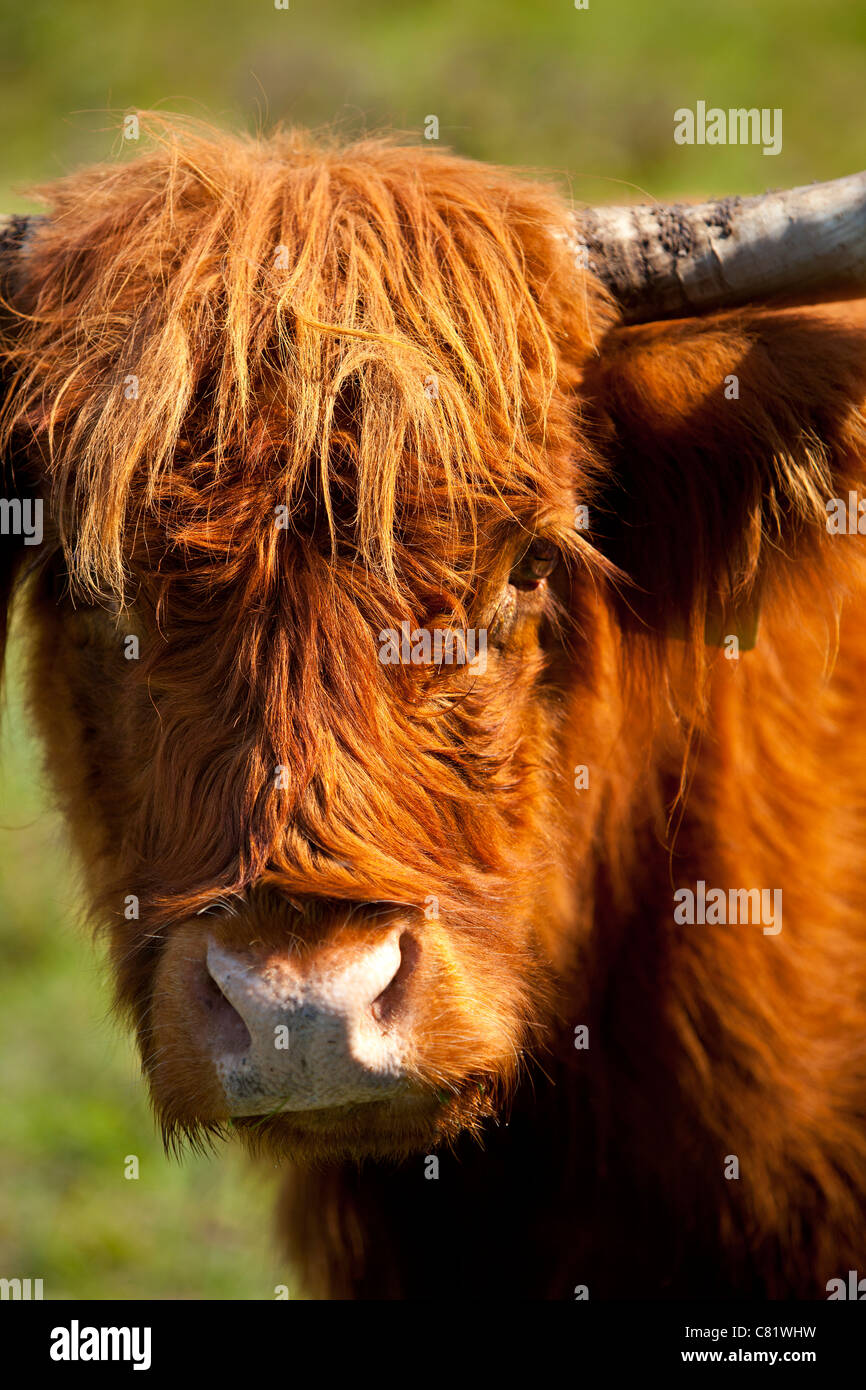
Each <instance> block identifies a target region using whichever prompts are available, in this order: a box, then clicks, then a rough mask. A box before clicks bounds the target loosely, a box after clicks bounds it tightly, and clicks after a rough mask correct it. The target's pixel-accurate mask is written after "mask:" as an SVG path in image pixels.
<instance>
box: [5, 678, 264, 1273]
mask: <svg viewBox="0 0 866 1390" xmlns="http://www.w3.org/2000/svg"><path fill="white" fill-rule="evenodd" d="M19 656H20V652H16V651H13V653H12V660H11V667H12V672H11V674H12V680H11V682H10V691H9V697H8V699H7V700H6V702H5V704H6V708H5V710H4V716H5V717H4V720H3V731H2V737H0V769H2V770H0V1111H2V1138H0V1274H3V1275H4V1276H5V1277H9V1278H11V1277H15V1276H18V1277H22V1278H27V1277H31V1278H41V1279H43V1281H44V1295H45V1297H46V1298H153V1299H157V1298H273V1296H274V1286H275V1285H276V1284H279V1283H285V1282H287V1275H286V1270H285V1267H284V1266H283V1265H281V1263H280V1262H279V1260H278V1259H277V1258H276V1256H275V1252H274V1249H273V1247H272V1243H271V1238H270V1209H271V1205H272V1196H273V1192H272V1188H273V1184H272V1182H271V1181H270V1174H268V1173H267V1172H266V1171H265V1170H263V1169H258V1170H257V1171H255V1172H254V1171H253V1170H252V1169H251V1168H250V1166H249V1165H248V1164H247V1163H245V1162H244V1161H243V1160H242V1159H241V1157H240V1155H239V1154H237V1153H234V1152H232V1151H231V1150H227V1151H223V1152H222V1153H220V1155H219V1156H218V1157H216V1158H213V1159H206V1158H199V1157H193V1158H187V1159H186V1160H185V1161H184V1162H183V1163H182V1164H179V1163H177V1162H176V1161H173V1160H172V1161H170V1160H168V1159H167V1158H166V1157H165V1155H164V1154H163V1151H162V1145H161V1143H160V1142H159V1140H158V1138H157V1136H156V1134H155V1132H154V1126H153V1122H152V1119H151V1115H150V1113H149V1110H148V1106H147V1101H146V1098H145V1090H144V1086H143V1083H142V1081H141V1079H140V1075H139V1068H138V1062H137V1059H136V1057H135V1056H134V1052H133V1047H132V1044H131V1042H130V1041H129V1040H128V1039H127V1038H125V1036H124V1035H123V1033H122V1031H121V1030H120V1029H119V1028H118V1026H117V1025H116V1024H115V1023H114V1021H113V1020H112V1018H111V1017H110V1015H109V999H110V994H109V987H108V982H107V978H106V972H105V970H104V968H103V963H102V961H101V959H100V955H99V953H98V952H97V951H96V950H95V949H94V948H93V946H92V943H91V938H90V933H89V932H88V931H87V929H86V927H85V926H84V925H83V923H82V920H81V914H80V910H79V901H78V895H77V892H76V874H75V870H74V867H73V865H72V864H71V863H70V860H69V858H68V857H67V855H66V854H65V853H64V850H63V837H62V830H61V827H60V824H59V822H58V819H57V817H56V816H55V815H54V813H53V812H52V811H50V810H49V809H47V807H46V802H45V795H44V791H43V789H42V787H41V784H40V772H39V766H40V763H39V749H38V747H37V746H36V745H35V744H34V743H33V741H32V739H31V737H30V734H29V731H28V727H27V718H26V713H25V710H24V708H23V707H22V700H21V680H20V660H18V659H16V658H18V657H19ZM129 1155H135V1156H137V1158H138V1160H139V1174H140V1176H139V1178H138V1179H137V1180H134V1179H133V1180H130V1179H127V1178H126V1177H125V1176H124V1172H125V1168H126V1164H127V1158H128V1156H129ZM274 1176H276V1174H275V1175H274Z"/></svg>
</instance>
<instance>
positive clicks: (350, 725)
mask: <svg viewBox="0 0 866 1390" xmlns="http://www.w3.org/2000/svg"><path fill="white" fill-rule="evenodd" d="M49 200H50V204H51V214H50V216H49V218H48V219H46V220H45V221H44V222H42V223H40V224H38V225H37V226H35V227H31V228H30V229H29V230H27V229H25V228H23V226H17V227H12V228H11V230H10V231H9V233H8V234H7V246H6V255H5V261H6V268H7V285H8V287H9V288H8V298H9V299H10V301H11V303H12V306H13V312H12V313H11V314H10V316H9V319H8V322H7V324H6V329H5V332H6V341H7V344H8V352H7V377H8V380H7V399H6V411H5V416H4V422H5V430H4V440H5V448H6V453H7V458H8V459H9V460H11V468H10V470H9V473H8V483H7V488H6V492H5V497H6V499H7V500H10V499H12V498H13V491H12V490H13V488H14V489H15V493H14V496H15V498H16V499H17V500H19V501H21V502H22V504H26V503H27V502H28V501H32V500H35V499H42V500H44V538H43V541H42V544H41V545H40V546H31V547H28V544H27V540H28V537H21V536H19V537H14V538H13V537H4V538H3V541H2V543H3V545H4V547H5V550H4V556H5V560H4V573H5V580H6V586H7V588H9V589H10V590H11V583H12V577H13V574H14V576H15V577H16V582H17V586H18V587H19V588H20V589H21V591H22V614H21V616H22V630H23V632H24V633H25V635H26V636H28V637H29V639H30V644H31V686H32V694H33V707H34V710H35V712H36V715H37V717H38V722H39V724H40V727H41V731H42V734H43V737H44V740H45V743H46V747H47V754H48V765H49V768H50V771H51V774H52V777H53V779H54V782H55V784H56V786H57V789H58V792H59V795H60V797H61V799H62V802H63V805H64V808H65V811H66V814H67V817H68V820H69V824H70V827H71V831H72V833H73V836H74V838H75V840H76V842H77V845H78V848H79V851H80V853H81V855H82V858H83V861H84V863H85V865H86V870H87V883H88V888H89V892H90V896H91V898H92V901H93V905H94V910H95V913H96V915H97V917H98V919H99V920H100V921H102V922H104V923H105V924H106V925H107V926H108V928H109V930H110V940H111V951H112V959H113V964H114V969H115V973H116V980H117V990H118V999H119V1002H120V1004H121V1006H122V1008H123V1009H124V1010H125V1011H126V1012H127V1013H128V1015H129V1016H130V1017H131V1018H132V1019H133V1021H134V1023H135V1026H136V1028H137V1030H138V1036H139V1039H140V1045H141V1052H142V1057H143V1061H144V1065H145V1069H146V1072H147V1075H148V1078H149V1082H150V1085H151V1089H152V1094H153V1098H154V1102H155V1105H156V1108H157V1111H158V1113H159V1116H160V1118H161V1121H162V1123H163V1125H164V1127H165V1131H166V1134H167V1135H168V1136H169V1138H170V1139H181V1138H183V1137H184V1136H190V1137H193V1138H196V1137H200V1136H202V1135H203V1134H205V1133H207V1132H216V1131H219V1130H220V1128H222V1127H225V1126H226V1125H227V1122H228V1121H229V1120H232V1121H233V1122H234V1126H235V1128H236V1129H237V1130H238V1131H239V1132H240V1133H241V1135H242V1136H245V1137H246V1138H248V1139H249V1141H250V1142H251V1143H254V1144H256V1143H266V1144H268V1145H269V1146H270V1147H271V1148H272V1150H273V1151H274V1152H280V1153H281V1152H291V1153H294V1154H299V1155H307V1154H309V1155H314V1156H315V1155H326V1156H329V1155H330V1156H336V1155H339V1154H359V1155H360V1154H387V1153H400V1152H406V1151H407V1150H410V1149H416V1148H423V1147H425V1146H428V1145H430V1144H432V1143H434V1142H436V1141H437V1140H438V1139H441V1138H445V1137H449V1136H453V1135H455V1134H456V1133H457V1132H459V1131H460V1130H462V1129H473V1128H477V1127H478V1126H479V1125H480V1124H481V1122H482V1121H483V1120H484V1118H485V1117H487V1116H489V1115H490V1114H491V1113H493V1112H495V1111H496V1110H497V1109H498V1108H499V1107H500V1106H501V1105H502V1103H503V1100H504V1098H506V1097H507V1095H508V1092H509V1090H510V1088H511V1087H512V1086H513V1084H514V1082H515V1081H516V1079H517V1078H518V1076H519V1074H520V1070H521V1066H522V1065H523V1058H524V1057H525V1056H526V1055H527V1054H528V1053H530V1052H532V1051H534V1050H538V1049H543V1048H544V1046H545V1045H546V1043H547V1040H548V1038H549V1033H550V1027H551V1023H552V1020H554V1019H556V1018H559V1019H561V1018H562V1017H563V1013H562V1010H563V1000H564V998H565V997H566V993H565V992H566V991H568V992H569V993H568V996H567V997H569V998H570V999H571V1001H572V1002H571V1004H570V1006H569V1007H570V1009H571V1010H572V1011H575V1010H576V1009H577V1007H578V1005H577V1002H576V1001H577V1000H578V999H579V994H578V993H577V992H576V991H577V990H578V989H579V986H580V982H581V981H582V980H583V978H584V972H583V969H582V967H583V965H584V961H585V954H586V950H587V948H588V945H589V937H590V933H591V930H592V929H593V928H592V923H593V922H595V923H596V924H598V923H599V922H600V921H603V919H604V916H605V912H604V911H600V904H603V905H604V906H605V910H606V911H607V913H608V915H610V916H611V918H613V916H615V911H614V909H615V906H616V903H617V902H618V901H620V902H622V901H625V900H626V899H627V898H628V895H629V889H630V882H631V880H630V874H631V873H632V872H633V870H634V861H633V856H634V853H635V851H634V847H633V845H632V841H631V839H630V834H631V831H630V829H629V827H630V826H634V825H636V824H637V823H638V822H639V821H640V820H641V819H642V820H643V821H644V822H647V821H652V820H653V818H654V817H655V818H657V824H658V826H659V828H660V832H661V833H663V829H664V822H665V805H664V796H665V792H666V789H667V790H669V789H671V788H673V789H674V790H675V789H676V788H677V786H678V785H679V781H680V779H681V777H682V775H683V759H684V756H685V753H684V750H687V747H688V739H687V737H686V735H685V733H684V729H685V727H686V726H687V725H688V726H689V727H694V725H695V723H696V722H699V720H700V711H701V700H700V694H701V680H702V678H703V676H704V675H705V673H706V669H707V667H708V666H711V665H712V664H713V661H714V659H715V655H714V652H715V649H713V648H710V647H706V646H705V644H704V630H705V624H706V623H707V622H710V623H713V622H715V623H717V624H719V623H720V624H721V625H722V628H723V629H724V628H725V624H727V625H728V627H731V628H732V629H733V630H736V627H737V624H738V623H739V622H740V621H741V613H742V612H748V611H749V610H750V607H752V606H754V602H755V598H756V595H763V594H765V593H769V592H772V590H773V584H774V583H775V584H776V587H777V588H781V586H782V584H783V583H784V582H785V575H786V573H787V571H785V568H784V567H785V566H786V565H789V564H790V563H791V562H792V557H793V556H794V555H795V552H797V553H799V552H798V548H799V549H802V547H801V542H802V541H803V540H804V538H806V537H807V536H809V535H814V536H815V537H816V542H815V543H816V545H817V544H818V539H817V537H818V532H819V531H820V528H821V520H822V518H823V516H824V512H823V506H824V500H825V497H826V496H827V495H830V494H829V493H828V492H827V489H828V488H829V487H830V486H831V485H832V478H831V475H832V471H833V467H834V466H838V467H839V468H841V466H842V461H843V460H844V458H845V457H846V452H845V451H846V449H847V448H848V445H849V443H850V440H851V437H852V435H851V431H852V430H854V429H856V428H859V424H858V421H857V420H856V419H855V417H854V415H853V412H852V402H853V401H855V400H859V396H860V394H862V391H861V377H862V373H860V371H859V367H858V363H859V359H860V356H861V355H862V354H861V353H860V350H859V348H860V343H861V339H860V337H859V335H854V334H853V333H852V331H851V330H850V329H846V328H845V326H844V324H843V323H841V322H839V321H835V320H832V319H830V320H827V321H824V320H820V319H814V318H807V317H804V316H802V315H793V316H791V315H789V316H787V317H785V316H783V315H771V314H763V315H762V314H758V313H755V312H749V313H741V314H736V315H734V316H733V317H716V318H711V319H702V320H696V319H693V320H687V321H685V322H679V323H677V324H674V325H670V326H666V325H663V324H662V325H654V326H652V327H649V328H643V329H642V328H631V329H629V328H626V327H623V326H622V324H621V323H620V321H619V319H618V315H617V311H616V309H615V307H614V303H613V300H612V299H611V298H610V297H609V296H608V294H607V293H606V292H605V290H604V289H603V288H602V286H601V284H600V283H599V280H598V278H597V277H596V276H595V275H594V274H593V271H592V268H591V266H590V267H589V268H587V266H585V265H584V266H580V265H577V266H576V264H575V255H574V244H573V239H572V235H571V233H572V224H571V222H570V216H569V213H568V211H567V209H566V207H565V205H564V203H561V202H560V200H559V198H558V197H557V195H556V194H555V193H553V192H551V191H550V190H547V189H544V188H541V187H539V186H536V185H533V184H529V183H525V182H521V181H519V180H516V179H515V178H514V177H512V176H510V175H508V174H505V173H503V172H501V171H497V170H493V169H489V168H485V167H483V166H477V165H473V164H470V163H468V162H465V161H462V160H459V159H457V158H454V157H451V156H448V155H439V154H436V155H434V154H431V153H430V152H429V151H424V152H422V151H419V150H411V149H410V150H407V149H401V148H397V147H395V146H392V145H389V144H388V143H386V142H369V143H365V144H362V145H357V146H354V147H351V148H349V149H346V150H338V149H325V148H322V147H320V146H316V145H313V144H312V143H310V142H308V141H306V140H305V139H302V138H300V137H297V136H289V137H275V138H274V139H273V140H270V141H265V142H260V143H253V142H249V143H245V142H242V141H239V140H231V139H228V138H225V137H220V138H217V139H213V140H211V139H207V138H204V137H197V138H180V137H177V136H173V135H171V134H170V133H169V134H166V135H164V136H163V138H162V140H161V141H158V142H157V144H156V147H155V149H154V151H153V152H152V153H150V154H148V155H146V156H144V157H142V158H140V159H138V160H135V161H134V162H132V163H130V164H127V165H125V166H123V167H120V168H116V169H111V170H106V169H104V168H102V169H97V170H94V171H90V172H86V173H84V174H81V175H77V176H75V177H73V178H71V179H69V180H66V181H64V182H61V183H59V184H57V185H55V186H53V187H52V189H51V190H50V191H49ZM597 233H598V229H597V228H596V229H595V231H594V232H593V235H592V237H591V238H590V242H589V245H590V250H591V251H592V249H593V248H595V254H599V246H600V241H599V236H598V234H597ZM590 260H591V257H590ZM855 337H856V346H855ZM809 373H811V375H809ZM732 374H733V375H736V376H737V377H738V394H737V398H736V399H734V400H732V399H731V398H730V396H729V395H726V391H725V379H726V377H727V376H729V375H732ZM807 383H811V385H810V386H809V390H808V392H806V395H807V397H808V399H811V400H812V401H813V402H815V404H814V405H812V406H810V405H809V404H808V401H807V399H804V391H805V390H806V386H807ZM858 393H859V394H858ZM10 515H11V512H10ZM23 515H24V513H23V512H22V516H23ZM810 528H811V529H810ZM7 529H10V528H9V527H7ZM11 529H14V528H11ZM30 539H32V537H31V538H30ZM780 541H781V543H782V544H781V546H780ZM783 550H786V551H787V553H786V554H783V553H782V551H783ZM684 639H690V640H684ZM637 673H639V675H637V681H635V677H636V674H637ZM629 676H631V679H632V684H635V683H636V684H637V685H639V686H640V688H641V690H642V692H643V694H644V696H646V698H644V699H642V700H639V701H635V702H633V703H632V705H631V706H627V705H626V702H625V696H624V684H625V683H626V680H627V677H629ZM651 694H652V695H653V698H649V697H650V695H651ZM656 697H657V698H656ZM654 750H655V751H654ZM650 765H652V766H653V767H654V768H662V769H663V773H664V776H663V777H662V778H661V779H660V780H651V779H650V780H648V779H647V772H646V770H647V767H648V766H650ZM665 778H667V779H668V780H667V782H666V781H665ZM635 808H639V809H638V810H637V811H636V810H635ZM596 983H598V982H596ZM567 1019H568V1022H569V1024H572V1023H579V1022H580V1015H579V1013H577V1012H575V1017H574V1019H573V1020H572V1019H571V1015H570V1013H569V1014H568V1015H567Z"/></svg>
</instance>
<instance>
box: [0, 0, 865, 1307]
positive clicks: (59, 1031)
mask: <svg viewBox="0 0 866 1390" xmlns="http://www.w3.org/2000/svg"><path fill="white" fill-rule="evenodd" d="M864 58H866V7H863V6H858V5H856V4H854V3H852V0H822V4H821V5H820V6H816V5H814V4H813V3H807V0H728V3H726V4H724V5H721V4H719V5H714V6H697V5H695V4H694V3H693V0H657V3H655V4H652V3H648V2H647V0H590V7H589V9H588V10H586V11H578V10H576V9H575V8H574V4H573V0H495V3H494V0H414V2H413V3H408V2H407V0H365V3H363V4H361V3H359V0H291V3H290V8H289V9H288V10H277V9H276V8H275V7H274V4H273V0H254V3H251V0H221V3H220V4H218V5H214V4H212V3H205V0H185V3H184V4H183V5H178V4H177V3H176V0H139V3H137V4H119V3H117V0H112V3H110V4H109V3H105V0H76V4H74V5H58V4H57V3H56V0H28V3H27V4H20V5H11V4H7V5H6V6H4V8H3V11H2V14H0V131H2V142H0V152H2V154H0V212H10V211H13V210H16V209H20V210H27V209H28V208H30V207H32V206H34V205H33V204H32V203H31V202H29V201H28V199H27V198H26V196H25V195H24V193H23V190H24V188H25V187H26V186H27V185H30V184H32V183H34V182H38V181H40V180H45V179H48V178H53V177H55V176H57V175H59V174H62V173H64V172H65V171H67V170H70V169H73V168H75V167H76V166H77V165H79V164H80V163H81V162H82V161H89V160H97V159H105V158H109V157H111V156H112V154H116V153H117V152H118V149H119V147H120V143H121V142H120V139H119V125H120V119H121V116H122V114H123V112H125V111H130V110H135V109H140V108H149V107H162V108H165V109H168V110H178V111H182V112H185V113H187V114H192V115H200V116H202V117H205V118H207V119H209V120H211V121H213V122H214V123H216V124H218V125H223V126H226V127H235V128H237V127H243V128H250V129H253V128H256V127H257V126H267V125H269V124H270V123H271V122H274V121H277V120H282V121H287V122H296V123H300V124H304V125H313V126H320V125H324V124H329V125H334V124H335V125H336V126H337V127H338V128H340V129H343V130H345V131H346V132H347V133H354V132H358V131H361V130H364V129H378V128H381V127H383V126H384V127H396V128H399V129H405V130H408V131H410V132H414V133H415V134H416V136H418V135H420V134H421V132H422V130H423V126H424V121H425V118H426V117H427V116H428V115H430V114H435V115H436V116H438V118H439V121H440V137H441V143H442V144H450V145H452V146H454V147H455V148H457V149H458V150H460V151H461V152H463V153H466V154H469V155H472V156H475V157H478V158H483V159H490V160H496V161H499V162H501V163H503V164H511V165H525V166H532V167H535V168H540V169H542V170H546V171H551V172H554V173H556V174H557V175H559V176H561V177H562V178H563V180H564V181H565V182H566V184H567V186H568V187H569V188H570V189H571V192H572V194H573V196H574V197H575V198H576V199H579V200H586V201H603V200H605V201H611V200H622V199H625V198H629V197H632V196H642V197H659V198H664V197H670V196H672V195H679V194H690V195H700V194H722V193H733V192H738V193H749V192H754V191H758V190H761V189H763V188H766V187H774V186H779V185H784V184H793V183H798V182H808V181H810V180H813V179H827V178H832V177H835V176H837V175H841V174H845V173H850V172H853V171H855V170H857V169H860V168H863V167H864V166H866V153H864V138H863V136H864V107H866V85H864ZM698 100H705V101H706V102H707V103H708V104H709V105H719V106H722V107H724V108H728V107H731V106H737V107H739V106H746V107H752V106H757V107H770V108H776V107H781V108H782V110H783V113H784V114H783V119H784V147H783V150H782V153H781V154H780V155H779V156H778V157H776V158H768V157H766V156H764V155H763V154H762V153H761V151H760V149H758V148H754V147H735V146H731V147H728V146H715V147H682V146H677V145H675V144H674V141H673V113H674V111H675V109H676V108H678V107H681V106H690V107H694V105H695V103H696V101H698ZM7 705H8V708H7V709H6V711H5V715H4V721H3V733H2V758H0V1107H2V1117H3V1118H2V1128H0V1274H2V1275H5V1276H7V1277H12V1276H15V1275H18V1276H22V1277H26V1276H28V1275H29V1276H31V1277H41V1278H42V1279H43V1280H44V1283H45V1294H46V1297H49V1298H54V1297H72V1298H109V1297H122V1298H130V1297H143V1298H217V1299H223V1298H271V1297H273V1287H274V1285H275V1284H277V1283H280V1282H284V1281H285V1277H286V1276H285V1271H282V1272H281V1269H280V1265H279V1263H278V1261H277V1260H276V1259H275V1257H274V1253H273V1250H272V1247H271V1244H270V1234H269V1225H270V1223H269V1211H270V1205H271V1201H272V1194H271V1192H270V1190H269V1188H270V1183H269V1181H268V1174H267V1173H261V1172H259V1173H255V1174H253V1173H251V1172H250V1170H249V1169H248V1168H247V1166H246V1165H245V1164H244V1162H243V1161H242V1160H240V1158H239V1156H238V1155H236V1154H231V1153H223V1154H222V1155H221V1156H220V1157H219V1158H218V1159H217V1160H204V1159H188V1160H187V1161H186V1163H185V1164H183V1165H178V1164H176V1163H172V1162H169V1161H167V1160H166V1159H165V1157H164V1156H163V1153H162V1150H161V1146H160V1145H159V1143H158V1141H157V1139H156V1137H155V1135H154V1131H153V1125H152V1122H151V1118H150V1115H149V1113H148V1110H147V1105H146V1100H145V1094H144V1089H143V1086H142V1084H141V1082H140V1080H139V1076H138V1065H137V1062H136V1060H135V1058H134V1056H133V1051H132V1048H131V1045H130V1044H129V1043H128V1041H127V1040H126V1039H124V1038H123V1037H122V1036H121V1035H120V1034H119V1032H118V1030H117V1029H116V1027H115V1026H114V1025H113V1023H112V1022H111V1021H110V1019H109V1017H108V1000H109V992H108V988H107V985H106V982H105V980H104V975H103V971H102V968H101V963H100V961H99V959H98V957H97V955H96V954H95V953H94V951H93V948H92V947H91V944H90V939H89V935H88V933H87V931H86V928H85V927H84V926H83V925H82V924H81V923H80V922H79V921H78V917H77V896H76V888H75V882H76V880H75V871H74V868H73V866H72V865H71V864H70V863H69V861H68V859H67V858H66V857H65V854H64V851H63V842H62V834H61V831H60V827H59V825H58V822H57V820H56V818H55V816H54V815H53V813H52V812H51V811H50V809H48V806H47V803H46V799H45V795H44V791H43V789H42V785H41V780H40V775H39V755H38V751H37V750H36V749H35V747H34V746H33V743H32V741H31V738H30V735H29V732H28V727H27V718H26V714H25V712H24V710H23V708H22V703H21V689H20V680H19V672H18V670H17V666H16V662H13V670H12V678H11V680H10V683H9V694H8V701H7ZM128 1154H135V1155H137V1156H138V1157H139V1160H140V1171H141V1176H140V1178H139V1180H138V1181H136V1182H130V1181H127V1180H125V1178H124V1176H123V1173H124V1161H125V1157H126V1155H128Z"/></svg>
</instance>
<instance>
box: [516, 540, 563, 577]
mask: <svg viewBox="0 0 866 1390" xmlns="http://www.w3.org/2000/svg"><path fill="white" fill-rule="evenodd" d="M558 560H559V551H558V550H557V548H556V546H555V545H554V544H553V543H552V542H551V541H541V540H539V541H533V542H532V545H531V546H530V547H529V549H528V550H526V551H524V553H523V555H521V557H520V559H519V560H518V561H517V564H516V565H515V566H514V568H513V569H512V571H511V574H510V576H509V583H511V584H513V585H514V587H515V588H516V589H534V588H535V587H536V586H537V585H538V584H540V583H541V582H542V580H544V579H547V577H548V575H551V574H552V573H553V571H554V570H555V569H556V565H557V561H558Z"/></svg>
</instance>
